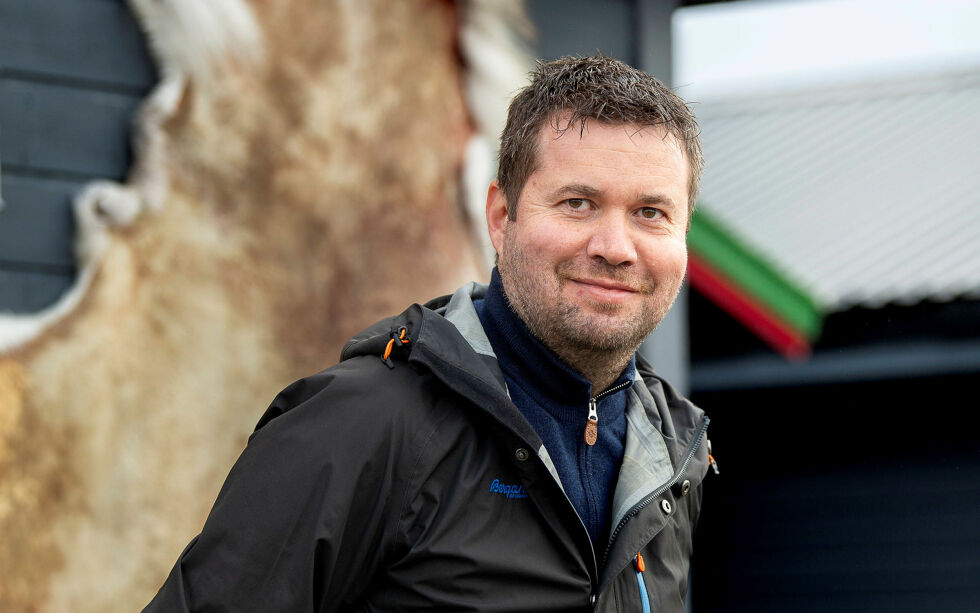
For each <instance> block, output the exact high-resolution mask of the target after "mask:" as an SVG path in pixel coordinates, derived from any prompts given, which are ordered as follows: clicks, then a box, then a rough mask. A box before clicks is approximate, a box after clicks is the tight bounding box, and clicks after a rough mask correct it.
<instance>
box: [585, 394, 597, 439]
mask: <svg viewBox="0 0 980 613" xmlns="http://www.w3.org/2000/svg"><path fill="white" fill-rule="evenodd" d="M597 438H599V412H598V411H596V404H595V398H591V399H589V420H588V421H587V422H585V444H586V445H588V446H589V447H591V446H592V445H595V442H596V439H597Z"/></svg>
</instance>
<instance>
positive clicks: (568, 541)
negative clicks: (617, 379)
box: [144, 284, 708, 613]
mask: <svg viewBox="0 0 980 613" xmlns="http://www.w3.org/2000/svg"><path fill="white" fill-rule="evenodd" d="M484 291H485V286H481V285H477V284H470V285H468V286H466V287H464V288H462V289H460V290H459V291H457V292H456V294H455V295H454V296H453V297H452V298H451V299H450V298H449V297H444V298H442V299H437V300H434V301H432V302H430V303H428V304H427V305H426V306H420V305H417V304H416V305H413V306H411V307H409V308H408V309H407V310H406V311H405V312H403V313H402V314H401V315H399V316H397V317H393V318H390V319H387V320H383V321H381V322H379V323H377V324H375V325H374V326H372V327H370V328H368V329H367V330H365V331H364V332H362V333H361V334H358V335H357V336H356V337H354V338H353V339H352V340H351V341H349V342H348V344H347V345H346V346H345V348H344V350H343V353H342V356H341V362H340V363H339V364H338V365H336V366H334V367H332V368H329V369H327V370H325V371H323V372H320V373H318V374H316V375H313V376H311V377H307V378H304V379H300V380H299V381H297V382H295V383H293V384H292V385H290V386H289V387H287V388H286V389H285V390H283V391H282V392H281V393H280V394H279V395H278V396H277V397H276V398H275V400H274V401H273V402H272V405H271V406H270V407H269V409H268V410H267V411H266V412H265V414H264V415H263V416H262V418H261V420H260V421H259V423H258V426H257V427H256V429H255V432H254V433H253V434H252V436H251V437H250V439H249V442H248V445H247V447H246V449H245V451H244V452H243V453H242V455H241V457H240V458H239V459H238V461H237V462H236V464H235V466H234V467H233V468H232V470H231V473H230V474H229V475H228V478H227V480H226V481H225V483H224V485H223V487H222V488H221V492H220V493H219V495H218V498H217V501H216V502H215V504H214V507H213V509H212V510H211V513H210V515H209V516H208V519H207V521H206V523H205V525H204V528H203V530H202V532H201V533H200V534H199V535H198V536H197V537H195V538H194V539H193V540H192V541H191V543H190V544H189V545H188V546H187V548H186V549H185V550H184V551H183V553H181V555H180V558H179V559H178V561H177V563H176V565H175V566H174V568H173V570H172V571H171V573H170V576H169V577H168V578H167V580H166V582H165V584H164V585H163V587H162V588H161V589H160V591H159V593H158V594H157V596H156V598H154V599H153V601H152V602H151V603H150V604H149V605H148V606H147V607H146V609H144V611H150V612H157V611H159V612H168V613H175V612H184V611H201V612H204V611H208V612H217V611H262V612H264V611H269V612H292V611H304V612H305V611H309V612H313V611H316V612H320V611H422V610H440V611H520V612H531V611H562V612H568V611H591V610H599V611H637V612H640V611H649V610H652V611H657V612H658V613H666V612H678V613H679V612H681V611H683V610H684V598H685V594H686V591H687V577H688V565H689V559H690V555H691V537H692V531H693V529H694V526H695V524H696V522H697V517H698V512H699V508H700V502H701V481H702V478H703V476H704V475H705V473H706V471H707V450H706V446H707V442H706V439H705V430H706V427H707V424H708V419H707V417H705V416H704V414H703V412H702V411H701V410H700V409H698V408H697V407H695V406H694V405H693V404H691V403H690V402H689V401H688V400H686V399H684V398H682V397H681V396H680V395H678V394H677V393H675V392H674V390H673V389H672V388H671V387H670V386H669V385H668V384H666V383H665V382H664V381H663V380H661V379H660V378H658V377H657V375H655V374H654V373H653V371H652V370H651V369H650V367H649V365H648V364H646V363H645V362H644V361H643V360H642V359H638V360H637V369H638V379H637V381H636V382H635V383H634V385H633V386H632V388H630V392H629V399H628V402H627V405H628V408H627V423H628V426H627V435H626V452H625V458H624V460H623V465H622V468H621V470H620V475H619V481H618V482H617V485H616V490H615V493H614V497H613V509H612V518H613V519H612V521H613V523H612V526H613V528H612V532H611V535H610V539H609V543H608V545H607V546H606V547H605V548H603V549H601V550H595V551H594V550H593V546H592V543H591V541H590V540H589V535H588V533H587V532H586V529H585V526H584V525H583V524H582V522H581V520H580V519H579V517H578V515H577V513H576V511H575V509H574V507H573V506H572V504H571V503H570V502H569V501H568V498H567V497H566V496H565V494H564V492H563V490H562V487H561V484H560V481H559V479H558V476H557V473H556V471H555V469H554V466H553V464H552V463H551V460H550V459H549V458H548V454H547V450H545V448H544V446H543V445H542V443H541V440H540V438H539V437H538V436H537V434H536V433H535V432H534V431H533V429H532V428H531V426H530V425H529V424H528V423H527V421H526V420H525V419H524V417H523V416H522V415H521V413H520V412H519V411H518V409H517V408H516V407H515V406H514V405H513V404H512V403H511V402H510V400H509V398H508V395H507V390H506V386H505V384H504V382H503V377H502V375H501V374H500V370H499V368H498V367H497V365H496V359H495V358H494V357H493V351H492V348H491V347H490V344H489V342H488V341H487V339H486V336H485V334H484V333H483V329H482V327H480V324H479V320H478V318H477V316H476V312H475V310H474V308H473V305H472V301H471V297H478V296H480V295H482V293H483V292H484ZM403 329H404V333H402V332H401V331H402V330H403ZM393 338H395V339H397V340H395V341H392V339H393ZM401 339H406V340H401ZM389 344H390V345H391V348H390V353H389V355H388V358H387V361H386V360H384V359H383V356H384V355H385V353H386V349H387V348H388V346H389ZM586 414H587V407H585V406H583V420H584V418H585V415H586ZM637 554H640V556H641V557H642V563H640V560H638V556H637ZM639 567H642V568H643V569H644V570H643V572H640V571H639V570H638V568H639ZM645 603H646V608H644V606H645Z"/></svg>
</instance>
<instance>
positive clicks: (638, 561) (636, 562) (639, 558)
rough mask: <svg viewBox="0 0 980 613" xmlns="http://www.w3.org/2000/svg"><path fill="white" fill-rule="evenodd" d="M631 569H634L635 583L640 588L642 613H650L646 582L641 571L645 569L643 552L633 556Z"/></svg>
mask: <svg viewBox="0 0 980 613" xmlns="http://www.w3.org/2000/svg"><path fill="white" fill-rule="evenodd" d="M633 569H634V570H635V571H636V584H637V586H638V587H639V588H640V604H641V605H642V607H643V609H642V610H643V613H650V595H649V594H647V584H646V582H645V581H644V580H643V571H645V570H646V569H647V567H646V564H644V563H643V554H640V553H637V554H636V557H635V558H633Z"/></svg>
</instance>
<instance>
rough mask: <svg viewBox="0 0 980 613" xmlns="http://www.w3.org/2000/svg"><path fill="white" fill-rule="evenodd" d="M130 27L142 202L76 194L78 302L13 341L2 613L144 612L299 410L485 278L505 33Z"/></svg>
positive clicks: (0, 517)
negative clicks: (408, 314)
mask: <svg viewBox="0 0 980 613" xmlns="http://www.w3.org/2000/svg"><path fill="white" fill-rule="evenodd" d="M131 8H132V9H133V12H134V13H135V14H136V15H137V17H138V19H139V21H140V22H141V24H142V25H143V27H144V29H145V31H146V32H147V35H148V41H149V44H150V48H151V51H152V52H153V55H154V57H155V58H156V61H157V62H158V65H159V68H160V74H161V76H162V80H161V83H160V84H159V86H158V87H157V88H156V89H155V90H154V91H153V92H152V93H151V94H150V96H149V97H148V98H147V100H146V101H145V103H144V105H143V107H142V109H141V111H140V112H139V114H138V117H137V118H136V133H137V136H136V143H135V145H136V147H135V148H136V161H135V164H134V167H133V169H132V171H131V173H130V176H129V179H128V180H127V181H126V182H125V183H124V184H115V183H110V182H96V183H93V184H92V185H90V186H88V188H87V189H85V190H84V191H83V192H82V193H81V194H79V196H78V198H77V200H76V216H77V219H78V227H79V236H78V245H77V251H78V258H79V270H80V274H79V278H78V281H77V283H76V285H75V287H74V288H73V289H72V290H71V291H70V292H68V294H66V295H65V296H64V297H63V298H62V300H60V301H59V302H58V303H57V304H56V305H54V306H53V307H52V308H50V309H48V310H47V311H45V312H43V313H39V314H36V315H32V316H30V317H13V316H9V315H8V316H2V317H0V534H2V535H3V537H2V538H0V610H2V611H11V612H16V611H73V612H76V611H77V612H87V611H99V612H104V611H133V610H138V609H139V608H140V607H141V606H142V605H143V604H145V603H146V602H147V601H148V600H149V599H150V598H151V597H152V595H153V593H154V592H155V591H156V589H157V588H158V587H159V585H160V584H161V583H162V581H163V579H164V578H165V576H166V574H167V572H168V571H169V568H170V566H171V565H172V563H173V561H174V560H175V559H176V557H177V555H178V554H179V553H180V550H181V549H182V547H183V546H184V544H186V542H187V541H188V540H189V539H190V538H191V537H192V536H193V535H194V534H195V533H196V532H197V531H198V530H199V529H200V527H201V525H202V523H203V519H204V517H205V515H206V513H207V511H208V509H209V508H210V506H211V504H212V502H213V500H214V497H215V495H216V494H217V491H218V488H219V486H220V484H221V481H222V480H223V478H224V476H225V475H226V474H227V471H228V469H229V468H230V466H231V464H232V463H233V461H234V459H235V458H236V457H237V455H238V454H239V453H240V451H241V449H242V447H243V446H244V444H245V440H246V438H247V436H248V434H249V432H250V431H251V428H252V426H253V425H254V423H255V421H256V420H257V418H258V416H259V415H260V414H261V412H262V410H263V409H264V407H265V405H266V404H267V403H268V402H269V401H270V400H271V398H272V397H273V396H274V395H275V393H276V392H277V391H278V390H279V389H280V388H281V387H282V386H284V385H285V384H287V383H288V382H289V381H290V380H292V379H295V378H297V377H299V376H303V375H305V374H309V373H311V372H314V371H316V370H319V369H321V368H324V367H326V366H329V365H330V364H331V363H333V362H335V361H336V357H337V355H338V352H339V348H340V346H341V344H342V342H343V341H344V339H346V338H347V337H348V336H349V335H350V334H352V333H353V332H355V331H356V330H358V329H359V328H361V327H362V326H364V325H366V324H368V323H370V322H371V321H373V320H375V319H377V318H379V317H382V316H385V315H388V314H391V313H394V312H397V311H399V310H401V309H402V308H403V307H404V306H405V305H406V304H408V303H410V302H412V301H418V300H423V299H425V298H428V297H431V296H434V295H438V294H441V293H446V292H449V291H451V290H452V289H453V288H454V287H455V286H457V285H459V284H460V283H462V282H464V281H466V280H469V279H471V278H474V277H477V278H479V277H486V274H487V271H488V269H487V260H486V254H485V252H483V251H482V250H481V249H482V247H481V245H480V244H479V243H478V242H477V241H476V240H475V239H474V237H476V236H480V235H482V230H481V228H480V225H479V224H477V223H474V220H476V219H480V218H481V216H480V215H477V214H474V213H473V212H472V209H467V207H465V206H461V203H462V202H463V201H464V200H465V194H466V193H467V189H468V188H466V187H465V185H464V182H463V176H464V174H465V175H467V176H470V177H471V179H472V181H473V182H474V183H479V182H483V186H482V187H481V188H480V191H482V190H485V186H486V180H487V178H488V176H489V173H490V172H491V171H492V168H491V167H490V166H489V164H488V163H486V162H485V163H484V164H483V166H479V165H478V164H475V163H471V164H469V166H470V169H469V170H468V171H467V172H466V173H464V172H463V170H464V166H466V165H467V156H468V155H469V156H473V158H474V159H484V160H486V159H489V158H490V157H491V156H492V151H491V150H490V149H489V146H488V145H487V143H489V142H492V141H493V140H494V139H495V137H496V131H498V130H499V128H500V122H501V119H500V118H501V117H502V115H501V113H500V108H502V107H503V106H504V105H505V103H506V100H507V98H508V97H509V95H510V94H511V93H512V92H513V91H514V90H515V89H516V88H517V87H518V86H519V84H520V82H521V81H522V80H523V77H524V73H525V72H526V61H525V60H524V59H523V57H524V56H523V55H522V54H521V53H520V49H519V47H517V46H515V44H514V40H513V37H512V35H511V34H510V32H512V29H511V26H509V25H508V24H509V23H513V21H512V18H513V16H514V15H518V17H519V14H517V13H513V10H514V9H513V8H512V7H508V5H506V4H502V3H499V2H490V1H486V0H484V1H481V2H477V1H474V2H470V3H467V4H454V3H451V2H445V1H443V2H438V1H433V0H399V1H398V2H384V1H382V0H374V1H365V0H341V1H337V2H303V1H301V0H277V1H276V2H258V1H255V2H252V3H250V4H247V3H245V2H244V0H209V1H208V2H200V1H199V0H131ZM52 10H54V9H52ZM478 47H482V48H478ZM484 54H487V55H484ZM492 57H497V58H498V60H497V61H496V62H490V61H487V60H488V58H492ZM467 68H471V69H472V70H467ZM467 96H469V97H470V99H478V100H480V101H481V106H484V107H487V108H489V109H490V110H489V111H488V110H487V108H483V109H477V110H476V111H474V110H473V109H475V108H477V107H475V106H474V105H468V104H467V102H466V100H467ZM488 132H489V133H488ZM471 162H472V160H471ZM469 191H473V190H472V189H470V190H469ZM484 193H485V192H483V193H480V194H479V197H480V198H481V199H482V196H483V194H484Z"/></svg>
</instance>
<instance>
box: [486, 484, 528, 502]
mask: <svg viewBox="0 0 980 613" xmlns="http://www.w3.org/2000/svg"><path fill="white" fill-rule="evenodd" d="M490 493H491V494H503V495H504V496H506V497H508V498H527V490H525V489H524V486H523V485H508V484H506V483H501V482H500V479H494V480H493V483H491V484H490Z"/></svg>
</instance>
